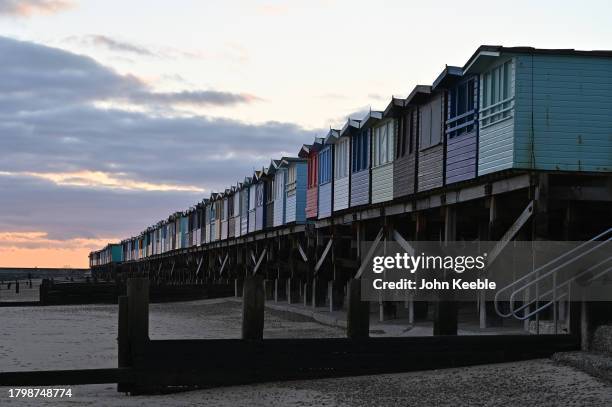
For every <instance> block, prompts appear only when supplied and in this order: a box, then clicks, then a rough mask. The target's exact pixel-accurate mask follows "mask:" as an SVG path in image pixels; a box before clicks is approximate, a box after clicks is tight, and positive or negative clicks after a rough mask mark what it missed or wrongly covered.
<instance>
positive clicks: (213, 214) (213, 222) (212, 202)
mask: <svg viewBox="0 0 612 407" xmlns="http://www.w3.org/2000/svg"><path fill="white" fill-rule="evenodd" d="M218 196H219V194H218V193H216V192H213V193H212V194H210V198H209V199H208V203H209V206H208V233H209V236H208V239H209V240H208V241H209V242H211V243H212V242H215V241H217V240H218V239H217V212H218V209H219V205H218V204H217V200H218Z"/></svg>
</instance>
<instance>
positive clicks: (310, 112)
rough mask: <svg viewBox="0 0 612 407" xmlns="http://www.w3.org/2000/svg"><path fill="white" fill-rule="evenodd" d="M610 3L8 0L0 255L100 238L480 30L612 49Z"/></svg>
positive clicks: (275, 151) (251, 161)
mask: <svg viewBox="0 0 612 407" xmlns="http://www.w3.org/2000/svg"><path fill="white" fill-rule="evenodd" d="M611 15H612V3H610V2H609V1H588V2H580V3H575V2H569V1H538V2H534V1H522V0H518V1H513V2H491V1H472V2H470V1H466V2H454V1H436V2H423V1H420V2H414V1H379V2H372V1H367V2H366V1H335V0H310V1H293V2H290V1H284V2H280V1H278V2H275V1H264V2H256V1H231V0H228V1H223V2H217V1H201V0H174V1H172V2H168V1H161V0H159V1H153V0H149V1H144V0H131V1H129V2H128V1H119V0H105V1H97V0H81V1H79V0H0V266H4V267H65V266H70V267H86V266H87V265H88V260H87V255H88V253H89V251H91V250H94V249H98V248H101V247H103V246H104V245H105V244H106V243H108V242H115V241H119V240H121V239H123V238H126V237H129V236H134V235H137V234H139V233H140V232H141V231H142V230H144V229H145V228H146V227H147V226H149V225H152V224H155V223H157V221H159V220H161V219H164V218H167V216H168V215H170V214H171V213H173V212H176V211H180V210H184V209H187V208H188V207H189V206H191V205H193V204H195V203H196V202H198V201H200V200H202V199H203V198H204V197H207V196H208V195H209V194H210V193H211V192H213V191H217V190H223V189H225V188H226V187H227V186H229V185H233V184H235V183H236V182H237V181H239V180H241V179H243V178H244V177H245V176H248V175H250V174H251V173H252V171H253V170H254V169H258V168H261V167H263V166H267V165H268V163H269V162H270V160H271V159H272V158H278V157H280V156H288V155H296V154H297V152H298V150H299V148H300V146H301V145H302V144H304V143H308V142H310V141H312V139H313V137H315V136H322V135H324V134H325V133H326V129H329V128H330V127H334V128H340V127H342V125H343V124H344V122H345V120H346V118H347V117H349V116H353V117H356V118H359V117H360V116H361V115H363V114H364V112H366V111H368V110H369V109H370V108H372V109H383V108H384V107H385V106H386V105H387V103H388V102H389V100H390V98H391V96H396V97H398V96H406V95H407V94H408V93H410V91H411V90H412V88H413V87H414V86H415V85H417V84H425V85H427V84H431V83H432V81H433V80H434V79H435V77H436V76H437V75H438V74H439V73H440V72H441V71H442V69H443V68H444V66H445V64H448V65H458V66H461V65H463V64H464V63H465V62H466V60H467V59H468V58H469V57H470V55H472V53H473V52H474V51H475V50H476V48H477V47H478V46H479V45H481V44H490V45H505V46H534V47H541V48H575V49H585V50H590V49H612V24H610V16H611Z"/></svg>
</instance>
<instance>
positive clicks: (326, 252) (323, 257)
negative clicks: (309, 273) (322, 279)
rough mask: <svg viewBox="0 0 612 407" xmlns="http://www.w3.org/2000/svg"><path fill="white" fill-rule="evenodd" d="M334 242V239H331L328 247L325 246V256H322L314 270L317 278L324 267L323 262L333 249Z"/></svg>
mask: <svg viewBox="0 0 612 407" xmlns="http://www.w3.org/2000/svg"><path fill="white" fill-rule="evenodd" d="M333 242H334V240H333V239H329V241H328V242H327V246H325V250H323V254H322V255H321V258H320V259H319V261H317V264H315V268H314V275H315V276H316V275H317V273H318V272H319V269H320V268H321V266H322V265H323V262H324V261H325V258H326V257H327V254H328V253H329V249H331V247H332V244H333Z"/></svg>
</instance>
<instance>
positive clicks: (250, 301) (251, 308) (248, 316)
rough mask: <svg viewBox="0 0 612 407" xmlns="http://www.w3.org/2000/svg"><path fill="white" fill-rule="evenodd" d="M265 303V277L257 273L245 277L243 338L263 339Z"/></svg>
mask: <svg viewBox="0 0 612 407" xmlns="http://www.w3.org/2000/svg"><path fill="white" fill-rule="evenodd" d="M264 304H265V293H264V280H263V278H262V277H261V276H257V275H255V276H249V277H247V278H245V279H244V285H243V292H242V339H248V340H261V339H263V329H264Z"/></svg>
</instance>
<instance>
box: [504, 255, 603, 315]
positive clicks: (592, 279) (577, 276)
mask: <svg viewBox="0 0 612 407" xmlns="http://www.w3.org/2000/svg"><path fill="white" fill-rule="evenodd" d="M610 260H612V256H610V257H608V258H606V259H605V260H602V261H600V262H599V263H597V264H595V265H594V266H591V267H589V268H588V269H586V270H584V271H582V272H581V273H579V274H578V275H576V276H574V277H572V278H569V279H567V280H565V281H564V282H562V283H561V284H558V285H555V286H554V287H553V288H551V289H550V290H548V291H546V292H545V293H543V294H540V296H539V298H535V299H533V300H532V301H531V302H528V303H525V304H523V305H521V306H520V307H518V308H516V309H514V307H511V309H512V315H513V316H514V317H515V318H516V319H519V320H522V321H524V320H526V319H527V318H530V317H532V316H534V315H536V314H537V313H539V312H541V311H543V310H545V309H546V308H548V307H549V306H551V305H552V304H553V303H554V302H555V301H553V300H551V301H549V302H547V303H546V304H544V305H542V306H540V307H538V308H536V309H535V310H533V311H531V312H530V313H528V314H523V315H519V314H518V313H519V312H520V311H522V310H524V309H526V308H528V307H530V306H531V305H533V304H534V303H537V302H539V301H540V300H541V298H542V297H546V296H547V295H549V294H554V292H555V291H556V290H558V289H561V288H563V287H566V286H569V284H570V283H572V282H574V281H576V280H577V279H578V278H580V277H582V276H583V275H585V274H587V273H589V272H591V271H593V270H594V269H596V268H598V267H599V266H601V265H602V264H605V263H607V262H609V261H610ZM610 271H612V266H610V267H608V268H606V269H604V271H601V272H599V273H597V274H596V275H595V276H593V277H591V278H590V279H589V282H590V281H594V280H595V279H597V278H599V277H601V276H603V275H604V274H607V273H609V272H610ZM521 289H522V288H521ZM566 296H567V292H566V293H564V294H561V295H559V296H558V297H556V298H557V300H559V299H561V298H564V297H566Z"/></svg>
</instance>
